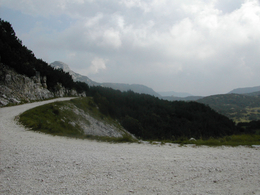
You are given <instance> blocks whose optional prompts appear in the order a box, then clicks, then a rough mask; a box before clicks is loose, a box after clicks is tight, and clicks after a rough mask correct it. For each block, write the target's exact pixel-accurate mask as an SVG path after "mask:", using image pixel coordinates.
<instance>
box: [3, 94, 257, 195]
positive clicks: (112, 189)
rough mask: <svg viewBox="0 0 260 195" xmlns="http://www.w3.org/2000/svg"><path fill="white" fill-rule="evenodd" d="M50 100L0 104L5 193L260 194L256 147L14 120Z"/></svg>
mask: <svg viewBox="0 0 260 195" xmlns="http://www.w3.org/2000/svg"><path fill="white" fill-rule="evenodd" d="M59 100H64V98H63V99H59ZM51 101H54V100H51ZM46 102H50V101H45V102H37V103H32V104H24V105H19V106H14V107H6V108H0V162H1V164H0V194H91V195H92V194H97V195H102V194H113V195H116V194H120V195H121V194H126V195H127V194H149V195H150V194H162V195H165V194H171V195H172V194H182V195H184V194H192V195H193V194H203V195H205V194H221V195H223V194H236V195H237V194H246V195H250V194H260V149H258V148H247V147H235V148H232V147H215V148H213V147H194V146H184V147H179V146H178V145H175V144H174V145H170V144H167V145H163V146H160V145H150V144H109V143H100V142H95V141H89V140H77V139H69V138H64V137H56V136H50V135H45V134H42V133H36V132H31V131H27V130H25V129H24V128H23V127H22V126H20V125H17V124H16V122H15V121H14V117H15V116H17V115H18V114H20V113H22V112H24V111H25V110H27V109H30V108H32V107H35V106H38V105H41V104H44V103H46Z"/></svg>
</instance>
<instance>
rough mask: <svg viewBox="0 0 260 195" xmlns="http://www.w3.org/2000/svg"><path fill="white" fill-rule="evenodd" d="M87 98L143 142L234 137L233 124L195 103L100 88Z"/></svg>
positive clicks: (92, 89) (235, 129)
mask: <svg viewBox="0 0 260 195" xmlns="http://www.w3.org/2000/svg"><path fill="white" fill-rule="evenodd" d="M89 95H91V96H93V99H94V101H95V103H96V104H97V105H98V107H99V109H100V111H101V112H102V113H103V114H104V115H109V116H111V117H113V118H114V119H117V120H119V121H120V123H121V124H122V126H123V127H124V128H125V129H127V130H128V131H129V132H131V133H133V134H134V135H136V136H137V137H140V138H142V139H146V140H149V139H153V140H154V139H159V140H165V139H171V140H172V139H176V138H180V137H186V138H191V137H194V138H209V137H221V136H225V135H231V134H234V133H237V128H236V126H235V124H234V122H233V121H232V120H230V119H228V118H227V117H225V116H223V115H221V114H219V113H217V112H215V111H214V110H212V109H211V108H210V107H208V106H206V105H204V104H200V103H197V102H184V101H174V102H170V101H167V100H161V99H159V98H156V97H154V96H150V95H146V94H137V93H134V92H132V91H127V92H121V91H119V90H113V89H110V88H103V87H91V88H90V90H89Z"/></svg>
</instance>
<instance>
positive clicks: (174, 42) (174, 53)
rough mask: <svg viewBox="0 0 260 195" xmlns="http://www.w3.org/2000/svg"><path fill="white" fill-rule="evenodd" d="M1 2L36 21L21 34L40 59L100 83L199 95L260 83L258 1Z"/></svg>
mask: <svg viewBox="0 0 260 195" xmlns="http://www.w3.org/2000/svg"><path fill="white" fill-rule="evenodd" d="M0 2H1V5H2V6H3V7H6V8H8V9H11V10H17V11H21V12H22V14H21V16H25V15H29V16H30V17H31V18H33V19H34V20H29V21H28V22H31V24H30V28H29V29H28V28H27V29H22V28H20V29H15V30H16V31H17V30H18V32H19V34H18V35H19V37H20V38H21V39H22V40H23V42H24V43H25V44H26V45H27V46H28V47H29V48H30V49H32V50H33V51H34V52H35V53H36V55H37V56H38V57H41V58H43V59H45V60H47V61H49V62H52V61H55V60H61V61H64V62H65V63H67V64H69V65H71V66H72V69H73V67H74V68H75V69H77V70H80V69H85V70H86V72H85V73H87V75H88V76H89V77H90V78H91V79H93V80H96V79H97V81H99V80H102V81H108V82H110V81H111V82H127V83H141V84H145V85H148V86H150V87H152V88H154V89H155V90H157V91H166V90H168V91H170V90H173V91H186V92H190V93H193V94H194V95H197V94H200V95H209V94H215V93H226V92H228V91H230V90H232V89H233V88H236V87H246V86H256V85H260V77H259V76H258V75H259V73H260V66H259V62H260V55H259V52H260V3H259V1H258V0H245V1H242V0H237V1H232V0H211V1H206V0H194V1H188V0H176V1H171V0H160V1H159V0H147V1H142V0H127V1H126V0H121V1H115V0H111V1H101V0H74V1H64V0H52V1H50V0H46V1H40V0H38V1H37V0H34V1H31V0H24V1H18V2H17V1H16V0H1V1H0ZM2 9H4V8H2ZM6 15H7V14H6ZM8 17H9V18H10V19H11V21H10V22H11V23H12V21H13V22H14V23H15V22H17V19H16V18H15V16H14V17H13V18H12V16H8ZM3 19H5V18H3ZM35 20H36V21H37V22H35ZM58 21H59V22H58ZM72 53H73V55H70V54H72ZM96 56H99V58H97V57H96ZM104 59H106V60H104ZM82 64H84V66H82ZM100 70H102V71H100Z"/></svg>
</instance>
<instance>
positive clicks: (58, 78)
mask: <svg viewBox="0 0 260 195" xmlns="http://www.w3.org/2000/svg"><path fill="white" fill-rule="evenodd" d="M0 54H1V56H0V62H2V63H3V64H5V65H7V66H10V67H12V68H13V69H14V70H15V71H17V72H18V73H20V74H23V75H26V76H28V77H32V76H35V74H36V71H38V72H40V74H41V75H42V76H46V77H47V86H48V89H49V90H51V91H54V90H55V86H56V85H57V83H61V84H62V86H64V87H65V88H67V89H76V90H77V91H78V92H83V91H87V90H88V85H87V84H86V83H83V82H74V81H73V79H72V77H71V75H70V74H69V73H65V72H64V71H63V70H61V69H55V68H53V67H51V66H49V65H48V64H47V63H46V62H44V61H43V60H41V59H37V58H36V57H35V56H34V54H33V52H32V51H31V50H29V49H27V47H26V46H24V45H22V41H21V40H19V39H18V38H17V36H16V34H15V31H14V29H13V28H12V25H11V24H10V23H9V22H6V21H3V20H2V19H0Z"/></svg>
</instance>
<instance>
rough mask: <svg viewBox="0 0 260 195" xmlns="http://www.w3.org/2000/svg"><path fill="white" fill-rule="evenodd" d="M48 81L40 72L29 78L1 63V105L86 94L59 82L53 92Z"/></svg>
mask: <svg viewBox="0 0 260 195" xmlns="http://www.w3.org/2000/svg"><path fill="white" fill-rule="evenodd" d="M46 81H47V79H46V77H45V76H41V75H40V73H39V72H36V75H35V76H34V77H32V78H29V77H26V76H24V75H20V74H18V73H16V72H15V71H14V70H12V69H10V68H9V67H8V66H5V65H3V64H1V63H0V107H1V106H6V105H8V104H19V103H21V102H31V101H36V100H44V99H50V98H54V97H64V96H86V94H85V93H83V94H77V92H76V91H75V90H67V89H65V88H64V87H63V86H62V85H61V84H59V83H58V84H57V86H56V89H55V91H54V92H51V91H49V90H48V89H47V84H46Z"/></svg>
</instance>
